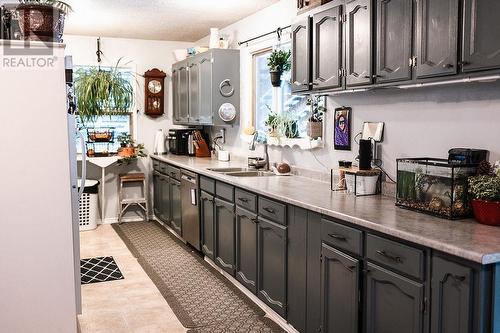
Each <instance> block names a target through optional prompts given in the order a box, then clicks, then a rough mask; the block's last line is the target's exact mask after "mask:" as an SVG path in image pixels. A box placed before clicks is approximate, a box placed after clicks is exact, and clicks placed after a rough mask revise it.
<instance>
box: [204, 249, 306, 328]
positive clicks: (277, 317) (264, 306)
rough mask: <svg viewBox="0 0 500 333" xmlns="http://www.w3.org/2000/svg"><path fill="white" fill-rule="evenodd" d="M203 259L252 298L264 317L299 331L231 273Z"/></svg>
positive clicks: (206, 258) (207, 259)
mask: <svg viewBox="0 0 500 333" xmlns="http://www.w3.org/2000/svg"><path fill="white" fill-rule="evenodd" d="M205 261H206V262H207V263H208V264H210V266H212V267H213V268H215V269H216V270H217V271H218V272H219V273H221V274H222V275H223V276H224V277H225V278H226V279H228V280H229V282H231V283H232V284H233V285H234V286H235V287H236V288H238V289H239V290H240V291H241V292H242V293H244V294H245V295H246V296H248V298H250V299H251V300H252V302H254V303H255V304H257V306H258V307H259V308H261V309H262V310H263V311H264V312H265V313H266V317H268V318H270V319H272V320H273V321H274V322H275V323H277V324H278V325H280V326H281V328H283V329H284V330H285V331H287V332H290V333H299V331H297V330H296V329H295V328H294V327H293V326H292V325H290V324H288V323H287V321H286V320H285V319H283V318H282V317H281V316H280V315H279V314H277V313H276V312H275V311H274V310H273V309H271V308H270V307H269V306H268V305H267V304H266V303H264V302H262V301H261V300H260V299H259V298H258V297H257V296H256V295H255V294H253V293H252V292H251V291H250V290H248V289H246V288H245V287H243V286H242V285H241V284H240V283H239V282H238V280H236V279H235V278H234V277H233V276H232V275H229V274H228V273H227V272H226V271H225V270H223V269H222V268H220V267H219V266H217V265H216V264H215V263H214V262H213V261H212V260H211V259H210V258H208V257H207V256H205Z"/></svg>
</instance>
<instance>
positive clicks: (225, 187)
mask: <svg viewBox="0 0 500 333" xmlns="http://www.w3.org/2000/svg"><path fill="white" fill-rule="evenodd" d="M215 194H216V195H217V196H218V197H219V198H222V199H226V200H228V201H229V202H234V186H232V185H229V184H226V183H222V182H219V181H217V182H215Z"/></svg>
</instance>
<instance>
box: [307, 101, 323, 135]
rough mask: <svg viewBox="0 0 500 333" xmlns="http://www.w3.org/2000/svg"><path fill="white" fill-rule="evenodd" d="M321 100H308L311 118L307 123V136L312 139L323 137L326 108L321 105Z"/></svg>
mask: <svg viewBox="0 0 500 333" xmlns="http://www.w3.org/2000/svg"><path fill="white" fill-rule="evenodd" d="M320 98H321V97H311V98H308V99H307V105H309V106H310V107H311V116H310V117H309V120H308V122H307V135H308V136H309V137H310V138H311V139H317V138H320V137H323V118H324V114H325V111H326V108H325V107H324V106H321V105H319V100H320Z"/></svg>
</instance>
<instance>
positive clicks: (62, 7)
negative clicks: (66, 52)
mask: <svg viewBox="0 0 500 333" xmlns="http://www.w3.org/2000/svg"><path fill="white" fill-rule="evenodd" d="M71 10H72V9H71V6H70V5H68V4H67V3H65V2H63V1H58V0H19V5H18V6H17V12H18V13H19V28H20V30H21V33H22V35H23V38H24V39H25V40H31V41H43V42H58V43H60V42H62V36H63V33H64V19H65V18H66V15H67V14H68V13H69V12H70V11H71Z"/></svg>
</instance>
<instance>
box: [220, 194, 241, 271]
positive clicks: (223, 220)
mask: <svg viewBox="0 0 500 333" xmlns="http://www.w3.org/2000/svg"><path fill="white" fill-rule="evenodd" d="M235 226H236V223H235V218H234V204H232V203H229V202H226V201H224V200H221V199H219V198H216V199H215V258H216V260H215V261H216V263H217V265H219V266H220V267H221V268H222V269H224V270H225V271H226V272H228V273H229V274H231V275H233V276H234V266H235V249H234V248H235V239H234V238H235V232H236V230H235Z"/></svg>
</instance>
